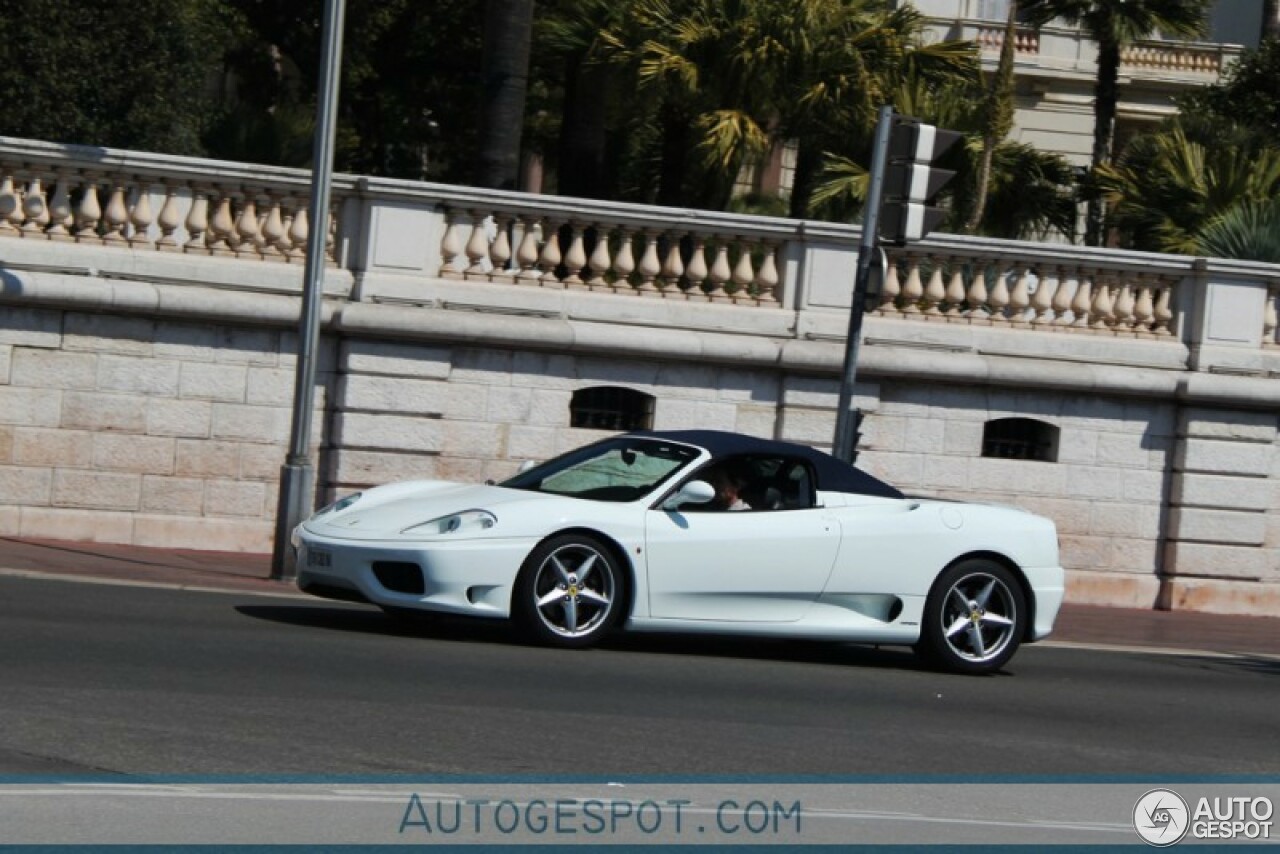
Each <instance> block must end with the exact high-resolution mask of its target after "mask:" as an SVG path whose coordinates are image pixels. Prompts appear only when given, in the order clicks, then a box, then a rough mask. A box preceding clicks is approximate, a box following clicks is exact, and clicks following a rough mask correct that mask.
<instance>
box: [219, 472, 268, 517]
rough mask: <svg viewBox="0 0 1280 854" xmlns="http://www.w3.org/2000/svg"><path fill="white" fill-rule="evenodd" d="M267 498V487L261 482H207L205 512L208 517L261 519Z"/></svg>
mask: <svg viewBox="0 0 1280 854" xmlns="http://www.w3.org/2000/svg"><path fill="white" fill-rule="evenodd" d="M266 496H267V489H266V485H265V484H263V483H262V482H261V481H241V480H210V481H206V482H205V485H204V512H205V515H206V516H250V517H261V516H263V515H264V514H265V506H266ZM272 509H273V510H274V507H273V508H272Z"/></svg>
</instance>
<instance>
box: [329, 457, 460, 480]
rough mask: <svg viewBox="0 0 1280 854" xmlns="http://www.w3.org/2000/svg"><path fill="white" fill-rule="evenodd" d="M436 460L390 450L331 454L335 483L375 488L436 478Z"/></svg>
mask: <svg viewBox="0 0 1280 854" xmlns="http://www.w3.org/2000/svg"><path fill="white" fill-rule="evenodd" d="M436 459H437V458H436V457H435V456H434V455H429V454H400V453H395V452H392V451H350V450H345V449H344V450H338V451H334V452H333V456H332V458H331V460H330V464H331V465H332V467H333V468H332V472H333V474H332V480H333V482H334V483H340V484H347V485H360V486H366V485H368V486H376V485H378V484H382V483H393V482H395V481H399V480H430V479H432V478H434V477H435V476H436Z"/></svg>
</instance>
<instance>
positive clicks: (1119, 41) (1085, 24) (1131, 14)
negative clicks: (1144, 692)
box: [1021, 0, 1210, 246]
mask: <svg viewBox="0 0 1280 854" xmlns="http://www.w3.org/2000/svg"><path fill="white" fill-rule="evenodd" d="M1209 2H1210V0H1022V3H1021V8H1022V11H1023V13H1024V15H1025V16H1026V20H1027V21H1029V22H1030V23H1033V24H1035V25H1036V26H1042V25H1044V24H1047V23H1048V22H1049V21H1051V20H1053V19H1055V18H1061V19H1063V20H1064V21H1066V22H1067V23H1068V24H1071V25H1073V26H1075V25H1079V26H1081V27H1082V28H1083V30H1084V32H1085V35H1087V36H1088V37H1089V38H1090V39H1091V40H1092V41H1093V42H1094V43H1096V44H1097V46H1098V77H1097V83H1096V86H1095V89H1094V105H1093V110H1094V127H1093V152H1092V165H1093V168H1094V170H1097V169H1098V168H1099V167H1101V166H1104V165H1105V164H1107V163H1109V162H1110V160H1111V154H1112V152H1111V148H1112V141H1113V139H1114V136H1115V120H1116V105H1117V102H1118V101H1119V93H1118V80H1119V76H1120V54H1121V51H1122V50H1123V49H1124V48H1125V47H1127V46H1128V45H1131V44H1133V43H1134V42H1136V41H1138V40H1140V39H1144V38H1147V37H1149V36H1151V35H1153V34H1155V33H1157V32H1159V33H1162V34H1164V35H1170V36H1181V37H1184V38H1192V37H1195V36H1198V35H1201V34H1202V33H1203V32H1204V29H1205V25H1206V12H1207V9H1208V5H1209ZM1104 216H1105V211H1104V205H1103V200H1102V198H1101V197H1098V196H1096V195H1093V196H1091V197H1090V199H1089V203H1088V212H1087V215H1086V220H1085V242H1086V243H1087V244H1088V245H1090V246H1098V245H1101V243H1102V240H1103V224H1104Z"/></svg>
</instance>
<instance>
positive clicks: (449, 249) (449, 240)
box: [294, 208, 462, 279]
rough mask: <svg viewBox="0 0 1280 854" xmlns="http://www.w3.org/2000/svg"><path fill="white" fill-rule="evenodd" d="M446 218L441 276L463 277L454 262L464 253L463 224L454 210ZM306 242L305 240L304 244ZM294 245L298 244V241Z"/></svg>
mask: <svg viewBox="0 0 1280 854" xmlns="http://www.w3.org/2000/svg"><path fill="white" fill-rule="evenodd" d="M303 210H304V208H298V214H299V215H301V214H302V212H303ZM444 218H445V223H446V225H445V229H444V237H443V238H441V240H440V259H441V261H440V278H442V279H461V278H462V272H461V271H460V270H459V269H458V268H457V265H455V264H454V259H456V258H457V257H458V256H459V255H461V254H462V235H461V234H460V231H461V228H462V226H460V225H459V224H458V215H457V213H455V212H454V211H445V214H444ZM295 222H296V220H295ZM305 243H306V241H305V240H304V241H303V244H304V245H305ZM294 245H295V246H297V245H298V244H297V242H296V241H295V243H294Z"/></svg>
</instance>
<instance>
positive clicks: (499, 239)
mask: <svg viewBox="0 0 1280 854" xmlns="http://www.w3.org/2000/svg"><path fill="white" fill-rule="evenodd" d="M512 221H513V218H512V217H511V216H509V215H507V214H497V215H495V216H494V225H495V226H497V229H498V230H497V232H496V233H495V234H494V235H493V244H492V245H491V246H490V247H489V257H490V258H492V259H493V270H492V271H491V272H490V273H489V279H490V281H494V282H510V281H512V280H513V279H514V278H515V271H514V270H512V269H511V223H512Z"/></svg>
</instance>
